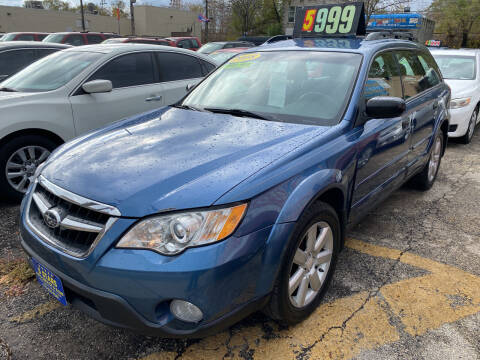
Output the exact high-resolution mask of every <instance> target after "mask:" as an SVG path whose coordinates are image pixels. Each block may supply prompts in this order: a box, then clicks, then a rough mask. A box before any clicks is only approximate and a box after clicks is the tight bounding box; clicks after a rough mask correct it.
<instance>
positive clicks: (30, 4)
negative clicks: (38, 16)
mask: <svg viewBox="0 0 480 360" xmlns="http://www.w3.org/2000/svg"><path fill="white" fill-rule="evenodd" d="M24 6H25V7H26V8H28V9H43V2H42V1H36V0H27V1H25V2H24Z"/></svg>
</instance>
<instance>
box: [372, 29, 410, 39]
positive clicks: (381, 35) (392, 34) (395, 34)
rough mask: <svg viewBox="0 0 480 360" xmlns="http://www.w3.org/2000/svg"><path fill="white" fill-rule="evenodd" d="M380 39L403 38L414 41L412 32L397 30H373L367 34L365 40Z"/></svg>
mask: <svg viewBox="0 0 480 360" xmlns="http://www.w3.org/2000/svg"><path fill="white" fill-rule="evenodd" d="M380 39H403V40H410V41H415V39H414V37H413V34H412V33H409V32H399V31H388V30H382V31H373V32H370V33H368V34H367V36H366V37H365V40H367V41H370V40H380Z"/></svg>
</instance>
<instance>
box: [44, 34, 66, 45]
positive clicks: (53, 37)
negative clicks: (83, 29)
mask: <svg viewBox="0 0 480 360" xmlns="http://www.w3.org/2000/svg"><path fill="white" fill-rule="evenodd" d="M64 37H65V34H50V35H48V36H47V37H46V38H45V39H43V40H42V41H43V42H50V43H59V42H61V41H62V40H63V38H64Z"/></svg>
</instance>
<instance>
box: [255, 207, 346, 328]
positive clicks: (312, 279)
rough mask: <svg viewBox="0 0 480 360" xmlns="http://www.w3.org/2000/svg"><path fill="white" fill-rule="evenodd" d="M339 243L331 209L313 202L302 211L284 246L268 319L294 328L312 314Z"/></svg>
mask: <svg viewBox="0 0 480 360" xmlns="http://www.w3.org/2000/svg"><path fill="white" fill-rule="evenodd" d="M309 239H311V241H309ZM340 239H341V227H340V221H339V219H338V215H337V213H336V212H335V210H334V209H333V208H332V207H331V206H330V205H328V204H326V203H323V202H316V203H314V204H313V205H312V206H311V207H310V208H309V209H307V210H305V212H304V213H303V214H302V216H301V218H300V219H299V220H298V223H297V226H296V228H295V230H294V232H293V234H292V236H291V238H290V243H289V244H288V245H287V250H286V253H285V256H284V259H283V261H282V263H283V264H284V265H283V267H282V269H281V270H280V274H279V276H278V278H277V280H276V282H275V285H274V289H273V293H272V296H271V298H270V302H269V304H268V305H267V306H266V308H265V309H264V311H265V313H266V314H267V315H268V316H270V317H271V318H273V319H276V320H279V321H281V322H283V323H286V324H296V323H298V322H300V321H302V320H304V319H305V318H307V317H308V316H309V315H310V314H311V313H312V312H313V311H315V309H316V308H317V307H318V305H319V304H320V301H321V300H322V298H323V297H324V296H325V292H326V291H327V288H328V285H329V283H330V281H331V279H332V275H333V272H334V271H335V265H336V262H337V258H338V253H339V251H340ZM295 285H296V286H295ZM292 289H293V291H292Z"/></svg>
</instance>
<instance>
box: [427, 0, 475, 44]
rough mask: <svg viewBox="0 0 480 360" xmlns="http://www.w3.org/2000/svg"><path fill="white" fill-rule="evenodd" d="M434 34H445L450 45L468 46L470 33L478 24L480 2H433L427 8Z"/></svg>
mask: <svg viewBox="0 0 480 360" xmlns="http://www.w3.org/2000/svg"><path fill="white" fill-rule="evenodd" d="M429 14H430V16H431V17H432V18H433V19H434V20H435V22H436V28H435V31H436V32H440V33H443V34H445V36H446V38H447V42H449V43H450V45H454V46H455V45H456V46H458V43H460V46H461V47H467V46H468V40H469V36H470V33H471V32H472V29H473V27H474V26H475V25H477V24H478V23H479V17H480V0H456V1H452V0H435V1H434V2H433V3H432V5H431V6H430V8H429Z"/></svg>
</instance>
